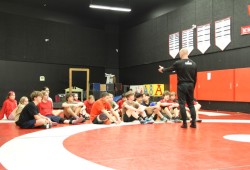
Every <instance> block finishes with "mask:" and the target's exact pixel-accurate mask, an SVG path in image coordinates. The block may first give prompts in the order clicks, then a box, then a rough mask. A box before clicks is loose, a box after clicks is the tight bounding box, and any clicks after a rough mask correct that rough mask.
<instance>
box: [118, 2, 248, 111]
mask: <svg viewBox="0 0 250 170" xmlns="http://www.w3.org/2000/svg"><path fill="white" fill-rule="evenodd" d="M248 4H250V0H244V1H239V0H194V1H192V2H190V3H188V4H186V5H185V6H182V7H181V8H179V9H178V10H175V11H173V12H171V13H168V14H165V15H162V16H160V17H158V18H156V19H152V20H149V21H147V22H145V23H143V24H140V25H137V26H135V27H133V28H130V29H127V30H123V31H121V33H120V79H121V80H122V82H123V83H125V84H148V83H164V84H168V83H169V78H168V75H166V74H164V75H162V74H159V73H158V72H157V69H158V65H163V66H169V65H171V64H172V63H173V62H174V61H175V60H177V59H178V58H179V57H177V59H173V58H172V57H171V56H170V55H169V53H168V48H169V47H168V36H169V34H172V33H175V32H180V35H181V32H182V30H186V29H189V28H191V27H192V25H193V24H195V25H204V24H207V23H211V47H210V48H209V49H208V50H207V51H206V53H205V54H202V53H201V52H200V51H199V50H198V49H197V45H196V38H195V37H196V33H195V36H194V43H195V44H194V50H193V51H192V53H191V54H190V57H191V58H192V59H193V60H194V61H195V62H197V64H198V71H206V70H222V69H232V68H243V67H249V66H250V64H249V63H250V59H249V53H250V36H249V35H244V36H242V35H240V27H241V26H245V25H250V20H249V19H250V16H248V9H247V6H248ZM226 17H231V40H232V41H231V43H230V44H229V45H228V46H227V47H226V49H225V50H224V51H221V50H220V49H219V48H218V47H216V46H215V39H214V37H215V34H214V31H215V29H214V25H215V24H214V23H215V21H216V20H220V19H224V18H226ZM180 47H181V39H180ZM211 90H212V89H211ZM209 103H210V104H207V103H206V102H204V103H203V104H205V106H207V107H208V108H210V109H214V110H216V107H217V106H218V105H216V104H215V105H212V104H211V102H210V101H209ZM212 103H213V102H212ZM246 104H247V103H237V104H235V105H232V104H231V103H228V105H227V107H226V108H227V109H229V110H233V109H234V108H237V109H239V110H241V111H249V112H250V110H246V109H243V110H242V108H246V107H242V105H244V106H245V105H246ZM238 106H239V107H238Z"/></svg>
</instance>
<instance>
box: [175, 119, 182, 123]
mask: <svg viewBox="0 0 250 170" xmlns="http://www.w3.org/2000/svg"><path fill="white" fill-rule="evenodd" d="M174 122H175V123H181V122H182V120H180V119H174Z"/></svg>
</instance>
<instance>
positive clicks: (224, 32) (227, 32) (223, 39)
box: [215, 17, 231, 51]
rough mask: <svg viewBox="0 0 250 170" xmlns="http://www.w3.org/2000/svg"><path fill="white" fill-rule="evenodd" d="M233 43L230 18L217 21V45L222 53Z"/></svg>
mask: <svg viewBox="0 0 250 170" xmlns="http://www.w3.org/2000/svg"><path fill="white" fill-rule="evenodd" d="M230 42H231V21H230V17H228V18H225V19H222V20H218V21H215V45H216V46H217V47H219V48H220V49H221V50H222V51H223V50H224V49H225V48H226V47H227V46H228V44H229V43H230Z"/></svg>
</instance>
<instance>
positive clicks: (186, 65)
mask: <svg viewBox="0 0 250 170" xmlns="http://www.w3.org/2000/svg"><path fill="white" fill-rule="evenodd" d="M179 55H180V59H181V60H178V61H176V62H175V63H174V64H173V65H172V66H170V67H169V68H164V67H162V66H159V69H158V71H159V72H161V73H163V72H164V71H167V72H174V71H175V72H176V73H177V77H178V78H177V79H178V84H177V94H178V101H179V105H180V112H181V116H182V120H183V125H182V126H181V127H182V128H187V114H186V109H185V103H187V104H188V107H189V109H190V113H191V117H192V122H191V125H190V127H192V128H196V113H195V108H194V104H193V101H194V88H195V84H196V77H197V66H196V63H195V62H194V61H192V60H191V59H189V58H188V50H187V49H185V48H183V49H181V50H180V52H179Z"/></svg>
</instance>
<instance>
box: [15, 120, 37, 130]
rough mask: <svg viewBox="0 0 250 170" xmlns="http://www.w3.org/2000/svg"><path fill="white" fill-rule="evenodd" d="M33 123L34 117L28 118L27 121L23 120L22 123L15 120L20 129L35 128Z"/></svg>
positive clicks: (34, 122) (34, 121)
mask: <svg viewBox="0 0 250 170" xmlns="http://www.w3.org/2000/svg"><path fill="white" fill-rule="evenodd" d="M35 124H36V120H35V119H32V120H28V121H26V122H23V123H19V122H18V121H17V122H16V125H17V126H19V127H20V128H22V129H32V128H35Z"/></svg>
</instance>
